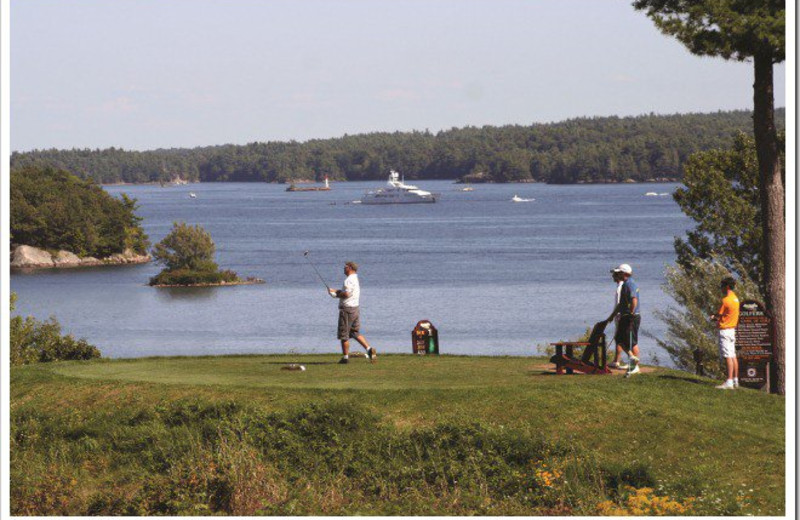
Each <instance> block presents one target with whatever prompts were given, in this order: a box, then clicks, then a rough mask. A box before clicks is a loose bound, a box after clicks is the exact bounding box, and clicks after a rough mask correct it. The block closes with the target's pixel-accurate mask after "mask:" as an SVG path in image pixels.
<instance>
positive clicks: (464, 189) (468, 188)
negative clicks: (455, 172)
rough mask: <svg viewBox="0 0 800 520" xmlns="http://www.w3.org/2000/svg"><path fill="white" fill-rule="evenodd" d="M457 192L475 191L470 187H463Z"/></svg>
mask: <svg viewBox="0 0 800 520" xmlns="http://www.w3.org/2000/svg"><path fill="white" fill-rule="evenodd" d="M458 191H475V188H473V187H472V186H464V187H463V188H459V190H458Z"/></svg>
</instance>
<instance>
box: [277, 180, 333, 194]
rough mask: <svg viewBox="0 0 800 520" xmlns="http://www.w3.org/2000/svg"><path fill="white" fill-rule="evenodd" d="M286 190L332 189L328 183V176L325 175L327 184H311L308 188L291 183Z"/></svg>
mask: <svg viewBox="0 0 800 520" xmlns="http://www.w3.org/2000/svg"><path fill="white" fill-rule="evenodd" d="M286 191H331V185H330V184H329V183H328V177H325V186H310V187H307V188H298V187H297V186H295V184H294V183H291V184H290V185H289V187H288V188H286Z"/></svg>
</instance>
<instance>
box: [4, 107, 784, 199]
mask: <svg viewBox="0 0 800 520" xmlns="http://www.w3.org/2000/svg"><path fill="white" fill-rule="evenodd" d="M776 119H777V123H778V126H779V128H780V129H783V128H784V126H785V110H784V109H782V108H781V109H778V110H776ZM752 128H753V124H752V112H750V111H745V110H738V111H727V112H715V113H710V114H675V115H653V114H650V115H643V116H636V117H594V118H578V119H570V120H567V121H562V122H557V123H542V124H533V125H530V126H520V125H507V126H502V127H493V126H483V127H481V128H478V127H465V128H453V129H450V130H444V131H440V132H437V133H432V132H428V131H424V132H419V131H415V132H393V133H387V132H379V133H369V134H359V135H345V136H343V137H339V138H331V139H313V140H309V141H306V142H302V143H301V142H296V141H289V142H255V143H250V144H246V145H231V144H228V145H219V146H206V147H197V148H191V149H189V148H172V149H158V150H152V151H126V150H123V149H119V148H108V149H104V150H99V149H95V150H91V149H72V150H56V149H50V150H33V151H28V152H14V153H13V154H12V157H11V166H12V169H14V170H16V169H19V168H24V167H26V166H50V167H54V168H57V169H63V170H67V171H69V172H71V173H73V174H74V175H77V176H79V177H81V178H83V179H91V180H93V181H95V182H98V183H101V184H115V183H148V182H150V183H152V182H171V181H174V180H177V179H181V180H186V181H201V182H226V181H229V182H289V181H292V180H297V181H300V180H317V181H321V180H322V179H323V178H324V177H325V176H327V177H329V178H330V179H332V180H339V181H345V180H348V181H363V180H383V179H384V178H385V177H386V175H387V172H388V170H389V169H395V170H398V171H400V172H402V173H403V174H404V175H405V177H406V178H407V179H461V180H462V181H468V182H548V183H558V184H572V183H582V182H624V181H640V182H642V181H653V180H679V179H680V178H681V175H682V173H681V172H682V166H683V164H684V162H685V161H686V160H687V158H688V157H689V156H690V155H691V154H692V153H694V152H697V151H702V150H708V149H713V148H720V147H725V146H729V145H730V143H731V142H732V138H733V136H734V135H735V134H737V133H739V132H742V133H745V134H748V135H752Z"/></svg>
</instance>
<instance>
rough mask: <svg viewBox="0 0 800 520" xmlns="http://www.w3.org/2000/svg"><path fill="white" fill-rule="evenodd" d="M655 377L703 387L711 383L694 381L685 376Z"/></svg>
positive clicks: (661, 375)
mask: <svg viewBox="0 0 800 520" xmlns="http://www.w3.org/2000/svg"><path fill="white" fill-rule="evenodd" d="M656 377H657V378H659V379H672V380H675V381H684V382H686V383H694V384H696V385H704V386H705V385H708V384H710V383H711V381H707V380H704V379H696V378H693V377H685V376H675V375H672V374H660V375H657V376H656Z"/></svg>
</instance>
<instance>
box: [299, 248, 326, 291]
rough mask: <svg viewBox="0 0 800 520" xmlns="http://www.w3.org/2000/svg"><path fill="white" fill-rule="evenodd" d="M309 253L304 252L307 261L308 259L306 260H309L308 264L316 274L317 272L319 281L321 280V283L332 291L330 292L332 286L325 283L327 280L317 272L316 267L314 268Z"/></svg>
mask: <svg viewBox="0 0 800 520" xmlns="http://www.w3.org/2000/svg"><path fill="white" fill-rule="evenodd" d="M308 253H309V252H308V251H306V252H304V253H303V256H304V257H305V259H306V260H308V264H309V265H310V266H311V268H312V269H314V272H315V273H317V276H319V279H320V281H321V282H322V283H323V284H325V287H326V288H327V289H328V291H330V290H331V288H330V286H329V285H328V283H327V282H326V281H325V279H324V278H323V277H322V275H321V274H319V271H318V270H317V268H316V266H314V263H313V262H312V261H311V259H310V258H309V257H308Z"/></svg>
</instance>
